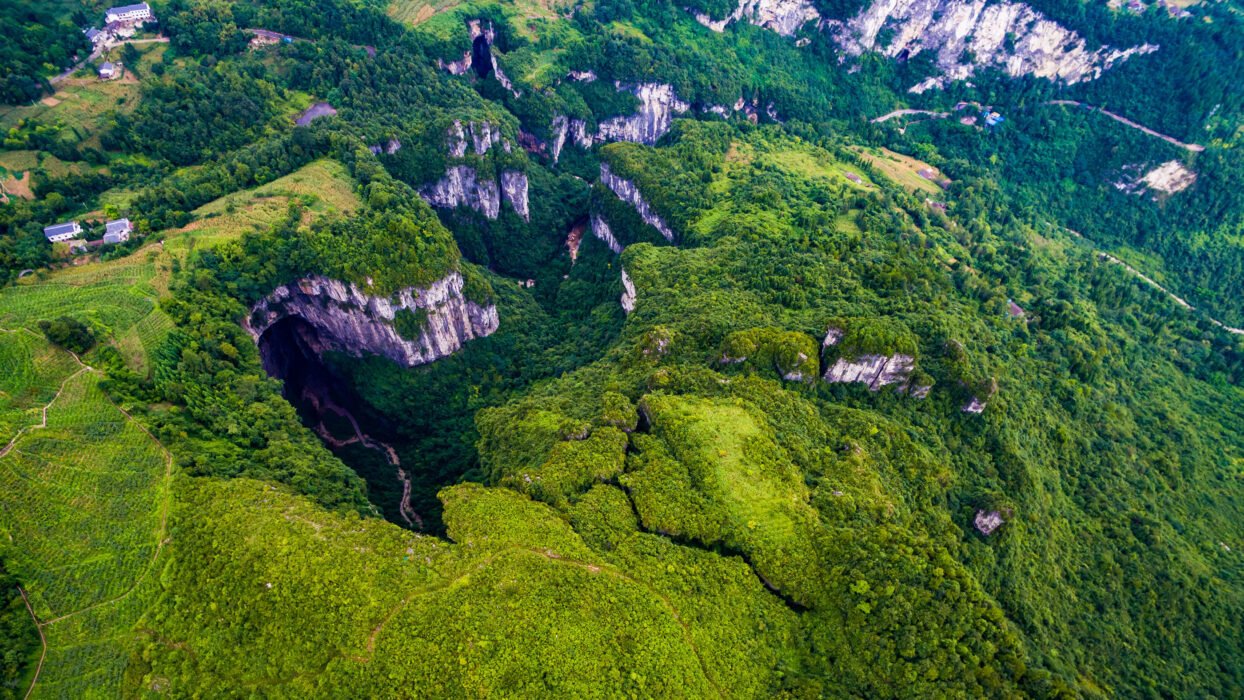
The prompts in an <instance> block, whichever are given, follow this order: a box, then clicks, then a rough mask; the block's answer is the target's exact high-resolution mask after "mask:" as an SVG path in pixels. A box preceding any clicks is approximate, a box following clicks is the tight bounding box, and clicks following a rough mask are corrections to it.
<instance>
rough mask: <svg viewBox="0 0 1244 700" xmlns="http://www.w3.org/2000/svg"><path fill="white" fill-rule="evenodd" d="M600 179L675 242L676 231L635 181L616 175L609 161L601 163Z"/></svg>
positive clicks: (670, 240)
mask: <svg viewBox="0 0 1244 700" xmlns="http://www.w3.org/2000/svg"><path fill="white" fill-rule="evenodd" d="M600 181H601V182H602V183H604V185H605V186H606V187H608V188H609V189H610V190H611V191H612V192H613V193H614V194H616V195H617V196H618V199H621V200H622V201H623V202H626V203H627V204H630V205H631V206H632V207H634V208H635V211H636V212H638V213H639V218H641V219H643V220H644V223H645V224H648V225H649V226H651V227H653V228H655V229H656V230H657V231H658V232H660V234H661V235H662V236H664V237H665V240H667V241H669V242H671V243H673V242H674V232H673V231H672V230H670V227H669V225H668V224H666V223H665V221H664V220H663V219H662V218H661V217H660V216H658V215H657V213H656V212H654V211H653V210H652V207H651V206H650V205H649V204H648V202H647V200H645V199H644V197H643V195H641V194H640V193H639V188H638V187H636V186H635V183H634V182H631V181H630V180H626V179H623V178H621V177H618V176H617V175H615V174H614V172H613V171H612V170H610V169H609V164H608V163H601V164H600ZM610 247H612V246H610Z"/></svg>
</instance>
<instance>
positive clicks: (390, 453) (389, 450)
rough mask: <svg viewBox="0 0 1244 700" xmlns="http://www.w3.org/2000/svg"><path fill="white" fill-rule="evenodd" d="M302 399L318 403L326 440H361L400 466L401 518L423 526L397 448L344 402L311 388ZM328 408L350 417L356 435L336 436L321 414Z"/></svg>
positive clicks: (344, 442) (347, 442)
mask: <svg viewBox="0 0 1244 700" xmlns="http://www.w3.org/2000/svg"><path fill="white" fill-rule="evenodd" d="M303 399H304V400H306V401H308V402H310V404H311V405H312V406H314V407H315V410H316V412H317V413H319V414H320V416H321V419H320V424H319V425H317V426H315V432H316V433H317V434H319V436H320V437H321V438H323V439H324V441H325V442H327V443H329V444H330V445H332V446H334V447H345V446H346V445H353V444H355V443H360V444H362V445H363V446H364V447H366V448H368V449H371V450H376V451H377V452H382V453H384V456H385V459H386V460H388V462H389V464H391V465H393V466H394V467H397V479H398V481H400V482H402V498H401V500H400V501H398V505H397V510H398V512H399V513H401V515H402V519H403V520H405V521H406V524H407V525H409V526H411V527H414V528H418V529H420V530H422V529H423V518H422V517H420V516H419V513H417V512H416V511H415V508H414V506H412V505H410V493H411V490H412V488H413V487H412V486H411V483H410V477H409V476H407V474H406V470H404V469H402V460H401V459H399V458H398V456H397V450H395V449H393V447H392V446H391V445H389V444H387V443H383V442H380V441H379V440H376V439H375V438H373V437H371V436H370V435H368V434H367V433H364V432H363V429H362V428H361V427H359V422H358V420H356V419H355V418H354V416H353V415H352V414H351V413H350V412H349V411H347V410H346V409H344V408H342V407H341V406H338V405H337V404H336V403H334V402H333V401H331V400H329V399H325V400H323V401H321V399H320V397H318V396H316V395H315V393H314V392H311V391H304V392H303ZM325 411H331V412H333V413H336V414H337V415H339V416H341V417H342V418H345V419H346V420H347V421H349V423H350V427H351V429H352V430H354V437H351V438H347V439H345V440H341V439H339V438H337V437H336V436H334V435H333V434H332V433H331V432H330V431H329V430H328V426H326V425H324V420H323V418H322V416H323V415H324V412H325Z"/></svg>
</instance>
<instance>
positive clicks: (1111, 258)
mask: <svg viewBox="0 0 1244 700" xmlns="http://www.w3.org/2000/svg"><path fill="white" fill-rule="evenodd" d="M1063 230H1064V231H1066V232H1068V233H1070V234H1071V235H1073V236H1075V237H1076V238H1079V239H1080V240H1082V241H1085V242H1087V243H1089V244H1090V245H1093V246H1094V248H1096V245H1097V244H1095V243H1093V241H1091V240H1089V239H1088V238H1085V237H1084V234H1082V233H1080V232H1079V231H1073V230H1072V229H1069V228H1064V229H1063ZM1093 252H1094V253H1096V254H1097V257H1099V258H1101V259H1102V260H1106V261H1108V262H1112V263H1114V264H1115V265H1119V266H1120V267H1122V268H1123V269H1124V270H1127V271H1128V272H1130V273H1131V274H1132V275H1133V276H1135V277H1137V278H1138V279H1140V280H1141V281H1143V282H1145V283H1146V284H1149V285H1151V286H1152V287H1153V288H1155V289H1157V290H1158V291H1160V292H1162V293H1163V294H1165V295H1166V296H1168V297H1170V298H1171V299H1172V300H1174V302H1175V303H1176V304H1179V305H1180V306H1182V307H1184V308H1185V309H1187V310H1189V311H1196V307H1195V306H1193V305H1192V304H1189V303H1188V302H1187V300H1185V299H1184V298H1183V297H1181V296H1179V295H1178V294H1176V293H1174V292H1172V291H1171V290H1169V289H1167V288H1166V287H1163V286H1162V285H1160V284H1158V282H1157V280H1155V279H1153V278H1152V277H1150V276H1149V275H1146V274H1145V273H1143V272H1141V271H1140V270H1137V269H1136V268H1134V267H1132V266H1131V265H1129V264H1127V263H1125V262H1123V261H1122V260H1120V259H1118V258H1116V257H1114V256H1113V255H1111V254H1110V253H1107V252H1105V251H1101V250H1096V249H1095V250H1094V251H1093ZM1205 318H1206V319H1208V320H1209V322H1210V323H1212V324H1214V325H1215V326H1218V327H1219V328H1221V329H1223V330H1224V331H1226V332H1228V333H1234V334H1236V335H1244V328H1235V327H1232V326H1228V325H1227V324H1225V323H1223V322H1222V321H1219V320H1218V319H1216V318H1214V317H1213V316H1208V315H1207V316H1206V317H1205Z"/></svg>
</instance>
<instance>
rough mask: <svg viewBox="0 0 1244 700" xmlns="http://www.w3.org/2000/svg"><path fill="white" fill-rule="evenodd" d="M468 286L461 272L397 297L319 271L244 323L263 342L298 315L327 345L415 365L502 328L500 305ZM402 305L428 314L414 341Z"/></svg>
mask: <svg viewBox="0 0 1244 700" xmlns="http://www.w3.org/2000/svg"><path fill="white" fill-rule="evenodd" d="M462 289H463V278H462V275H461V273H458V272H456V271H455V272H451V273H449V274H448V275H446V276H445V277H443V278H441V279H440V280H437V281H436V282H433V283H432V284H430V285H428V286H427V287H422V288H415V287H409V288H406V289H403V290H401V291H399V292H398V293H397V294H395V295H393V296H391V297H382V296H375V295H372V294H369V293H367V292H365V291H363V290H362V289H360V288H359V287H358V286H357V285H355V284H354V283H347V282H342V281H340V280H335V279H330V278H328V277H323V276H320V275H315V276H311V277H306V278H303V279H300V280H298V281H296V282H291V283H289V284H286V285H282V286H280V287H277V288H276V289H274V290H273V291H272V293H271V294H269V295H268V296H267V297H265V298H264V299H263V300H261V301H260V302H259V303H258V304H256V305H255V306H254V307H253V308H252V309H251V314H250V316H249V317H248V318H247V319H246V320H245V321H244V322H243V326H244V327H245V328H246V330H247V332H249V333H250V335H251V337H253V338H254V339H255V340H256V341H258V340H259V338H260V337H261V336H262V335H263V333H264V331H266V330H268V329H269V328H271V327H272V326H273V325H274V324H276V323H277V322H278V321H280V320H282V319H284V318H287V317H290V316H298V317H301V318H302V319H304V320H305V321H306V322H307V323H309V324H310V325H311V326H313V327H314V328H315V329H316V331H317V334H318V336H319V340H320V341H321V343H322V344H323V347H322V348H319V349H321V350H337V351H340V352H344V353H347V354H350V355H353V356H355V357H362V356H364V355H381V356H383V357H387V358H389V359H390V360H393V361H394V362H397V363H399V364H401V365H404V366H406V367H414V366H416V365H423V364H427V363H429V362H434V361H436V360H438V359H440V358H442V357H447V356H448V355H450V354H452V353H454V352H456V351H457V350H459V349H460V348H461V347H462V346H463V344H464V343H466V342H467V341H469V340H472V339H474V338H482V337H485V336H488V335H491V334H492V333H493V332H494V331H495V330H497V326H498V324H499V323H500V320H499V317H498V315H497V307H496V306H494V305H491V304H489V305H487V306H484V305H480V304H477V303H476V302H473V301H470V300H468V299H466V298H465V297H464V296H463V294H462ZM400 309H408V310H410V311H422V312H423V313H425V314H426V318H427V321H426V323H425V324H424V326H423V331H422V332H421V333H420V334H419V336H418V337H416V338H414V339H409V340H408V339H406V338H403V337H402V336H401V335H399V334H398V332H397V330H396V328H395V327H394V325H393V319H394V317H395V316H396V313H397V312H398V310H400Z"/></svg>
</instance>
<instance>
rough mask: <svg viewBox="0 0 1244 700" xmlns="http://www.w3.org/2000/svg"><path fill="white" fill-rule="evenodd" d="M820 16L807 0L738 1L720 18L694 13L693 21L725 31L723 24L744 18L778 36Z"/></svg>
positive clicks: (712, 28)
mask: <svg viewBox="0 0 1244 700" xmlns="http://www.w3.org/2000/svg"><path fill="white" fill-rule="evenodd" d="M820 18H821V15H820V13H819V12H817V11H816V8H815V7H813V6H812V3H810V2H808V0H739V5H738V7H736V8H734V11H733V12H731V13H730V14H729V15H728V16H727V17H726V18H725V19H720V20H714V19H712V18H711V17H709V16H708V15H705V14H701V13H698V12H697V13H695V21H697V22H699V23H700V24H702V25H704V26H706V27H708V28H709V29H711V30H713V31H715V32H722V31H725V29H726V26H727V25H729V24H731V23H733V22H737V21H739V20H744V21H747V22H749V23H751V24H754V25H756V26H758V27H764V28H765V29H770V30H773V31H775V32H777V33H778V34H781V35H782V36H794V35H795V33H796V32H798V31H799V28H800V27H802V26H803V25H805V24H807V23H808V22H811V21H813V20H818V19H820Z"/></svg>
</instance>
